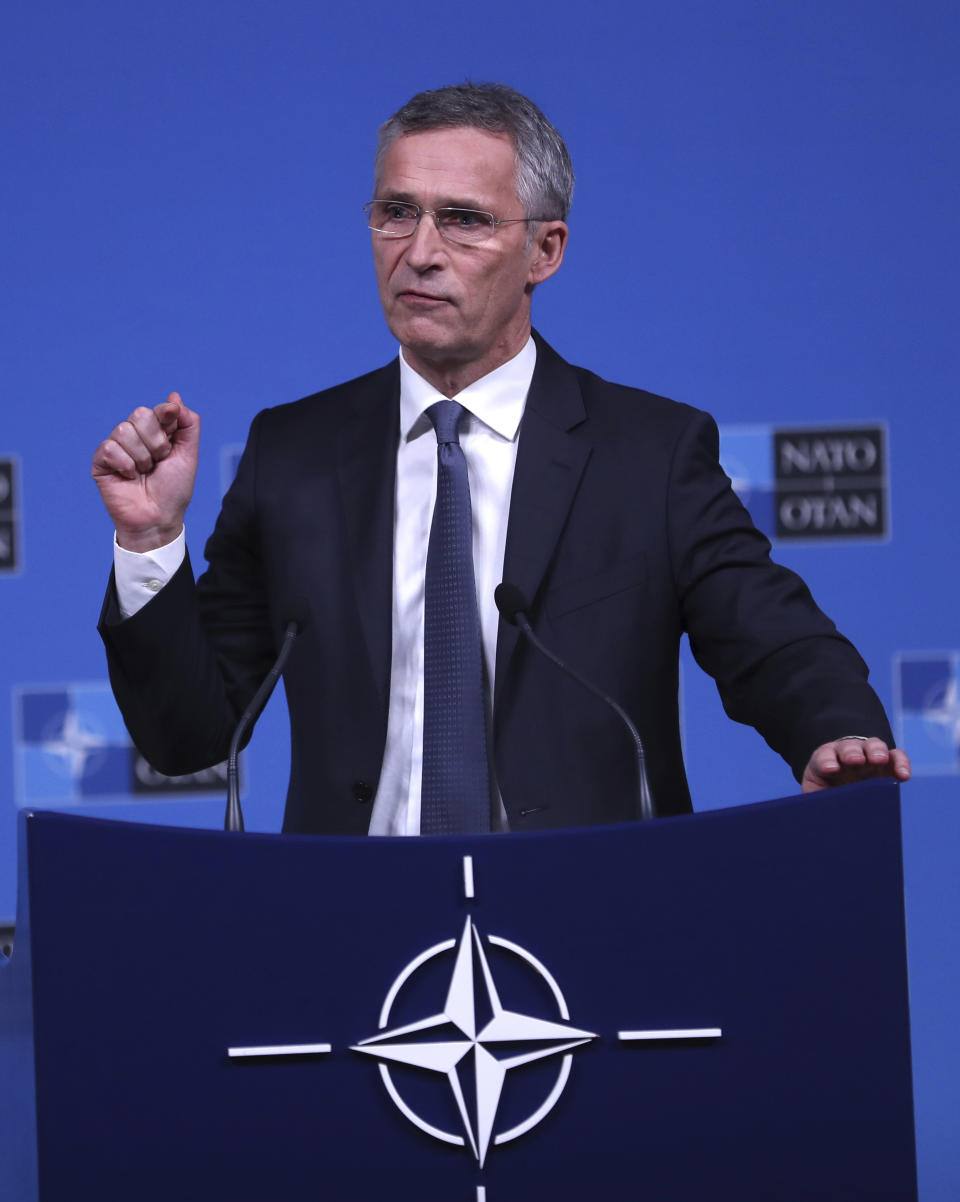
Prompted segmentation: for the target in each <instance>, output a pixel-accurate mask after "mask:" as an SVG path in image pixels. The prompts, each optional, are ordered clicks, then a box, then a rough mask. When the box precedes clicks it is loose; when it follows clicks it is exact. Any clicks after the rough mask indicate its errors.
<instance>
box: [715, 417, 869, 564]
mask: <svg viewBox="0 0 960 1202" xmlns="http://www.w3.org/2000/svg"><path fill="white" fill-rule="evenodd" d="M886 442H887V439H886V428H885V427H884V426H883V425H869V426H852V425H847V426H816V427H814V426H809V427H802V426H723V427H721V429H720V462H721V463H722V464H723V468H724V470H725V471H726V473H727V475H728V476H729V477H730V479H731V480H732V481H733V487H734V489H735V490H736V492H737V494H738V496H739V497H740V499H741V501H743V503H744V504H745V505H746V507H747V509H748V510H749V511H750V516H751V517H752V518H753V521H754V524H755V525H756V526H757V528H758V529H760V530H762V531H763V533H764V534H766V535H767V537H768V538H770V539H772V540H775V541H778V542H787V541H795V542H799V541H804V542H812V541H818V542H822V541H842V540H849V539H885V538H887V536H888V534H889V528H890V527H889V495H888V494H889V487H888V481H887V451H886Z"/></svg>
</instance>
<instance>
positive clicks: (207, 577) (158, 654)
mask: <svg viewBox="0 0 960 1202" xmlns="http://www.w3.org/2000/svg"><path fill="white" fill-rule="evenodd" d="M259 421H260V419H259V418H258V419H255V421H254V424H253V427H252V428H251V432H250V438H249V440H248V443H247V447H246V450H245V451H244V454H243V458H242V459H241V462H240V466H239V468H238V471H237V478H236V480H235V481H234V483H233V485H232V486H231V488H230V490H229V492H228V494H227V496H226V497H225V498H224V503H223V508H222V510H221V513H220V517H219V518H218V520H217V525H216V529H215V530H214V533H213V534H212V535H211V537H210V540H209V541H208V543H207V548H206V555H207V559H208V560H209V562H210V567H209V569H208V571H207V572H206V573H205V574H204V576H203V577H201V579H200V581H199V582H198V583H196V584H195V583H194V577H193V570H192V568H191V565H190V559H189V556H187V557H186V559H185V560H184V562H183V564H182V565H181V567H180V569H179V570H178V571H177V572H176V574H175V575H174V576H173V577H172V579H171V580H170V581H169V582H168V583H167V585H166V586H165V587H164V588H163V589H162V590H161V591H160V592H159V593H158V594H157V596H156V597H154V598H153V600H151V601H150V602H149V603H148V604H147V605H145V606H144V607H143V608H142V609H141V610H139V611H138V612H137V613H136V614H134V615H133V616H132V617H130V618H128V619H126V620H123V619H122V617H121V614H120V610H119V605H118V603H117V598H116V591H115V587H114V582H113V578H112V576H111V580H110V584H109V586H108V589H107V596H106V599H105V601H104V605H103V610H102V612H101V616H100V623H99V631H100V634H101V637H102V638H103V641H104V645H105V647H106V651H107V663H108V667H109V672H110V681H111V684H112V686H113V690H114V695H115V696H116V698H117V703H118V705H119V706H120V710H121V712H122V713H123V717H124V721H125V722H126V724H127V728H128V730H129V731H130V735H131V737H132V738H133V741H134V742H135V743H136V745H137V747H138V748H139V749H140V751H141V752H142V753H143V755H144V756H145V757H146V758H147V759H148V760H149V762H150V763H151V764H152V765H153V766H154V767H155V768H157V769H158V770H159V771H161V772H164V773H167V774H169V775H180V774H183V773H186V772H195V771H198V770H200V769H201V768H206V767H209V766H210V765H211V764H216V763H218V762H220V761H221V760H223V759H224V758H225V756H226V754H227V751H228V749H229V746H230V740H231V738H232V735H233V731H234V728H235V726H236V723H237V721H238V720H239V717H240V715H241V714H242V713H243V710H244V709H245V708H246V706H247V704H248V703H249V701H250V699H251V698H252V697H253V694H254V693H255V692H256V690H257V688H258V687H259V684H260V682H261V681H262V680H263V678H264V677H265V676H266V674H267V672H268V671H269V667H270V664H271V662H272V660H273V658H274V655H275V653H276V650H275V649H276V642H275V632H274V630H273V627H272V624H271V621H270V616H269V605H268V600H267V596H266V590H265V583H264V575H263V572H262V566H261V563H260V549H259V538H258V531H257V523H256V519H255V516H254V514H255V495H256V476H257V466H256V465H257V441H258V430H259Z"/></svg>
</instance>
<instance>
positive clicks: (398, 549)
mask: <svg viewBox="0 0 960 1202" xmlns="http://www.w3.org/2000/svg"><path fill="white" fill-rule="evenodd" d="M536 360H537V351H536V344H535V343H534V341H533V339H532V338H530V339H528V340H527V342H526V344H525V346H524V347H523V349H522V350H521V351H520V353H519V354H518V355H516V356H514V358H513V359H511V360H509V362H507V363H504V364H502V365H501V366H500V367H498V368H496V370H494V371H492V372H490V373H489V374H488V375H486V376H484V377H483V378H482V379H480V380H477V381H476V383H474V384H471V385H470V386H469V387H468V388H465V389H464V390H463V392H461V393H459V394H458V395H457V396H455V397H451V398H449V399H451V400H455V401H457V402H458V403H459V404H461V405H462V406H463V407H464V409H465V410H467V412H466V413H465V414H464V416H463V418H462V420H461V422H460V445H461V446H462V447H463V452H464V455H465V456H466V459H467V471H468V475H469V478H470V502H471V507H472V511H473V562H474V571H475V575H476V583H477V598H478V605H479V611H480V628H481V636H482V640H483V660H484V666H485V669H486V679H487V683H488V689H487V729H488V732H489V730H490V723H491V706H492V699H493V680H494V660H495V656H496V647H497V627H498V614H497V607H496V605H495V603H494V600H493V593H494V590H495V588H496V587H497V585H498V584H499V583H500V581H501V579H502V573H503V554H504V548H505V546H506V539H507V518H508V514H509V508H510V491H511V488H512V486H513V472H514V467H515V465H516V459H517V441H518V435H519V430H520V419H521V417H522V416H523V408H524V405H525V403H526V398H527V392H528V391H529V389H530V381H531V380H532V378H533V370H534V367H535V366H536ZM441 399H443V396H442V394H441V393H439V392H437V390H436V389H435V388H434V387H433V386H432V385H431V384H429V383H428V382H427V381H426V380H425V379H423V377H422V376H420V375H418V374H417V373H416V372H415V371H414V370H413V368H412V367H410V366H409V364H408V363H407V362H406V360H405V359H404V357H403V353H402V352H401V354H400V442H399V445H398V447H397V483H396V504H395V511H394V543H393V561H394V562H393V650H392V662H391V672H390V706H389V714H388V720H387V741H386V747H385V750H384V757H383V768H382V771H381V774H380V784H379V787H378V789H377V796H376V799H375V801H374V805H373V813H372V815H371V819H370V834H371V835H416V834H419V833H420V770H421V760H422V755H423V598H424V574H425V571H426V563H427V544H428V540H429V537H430V522H431V519H432V516H433V505H434V500H435V496H436V480H437V440H436V436H435V434H434V429H433V426H432V424H431V422H430V419H429V418H428V417H427V416H426V412H425V411H426V409H427V408H428V407H429V406H430V405H432V404H433V403H434V402H435V401H438V400H441ZM185 545H186V544H185V537H184V535H183V534H182V533H181V534H180V536H179V537H178V538H177V539H176V540H174V542H172V543H170V544H168V545H167V546H166V547H161V548H159V549H157V550H155V551H149V552H146V553H144V554H137V553H135V552H131V551H125V550H123V548H122V547H119V546H117V545H116V540H114V567H115V576H116V584H117V596H118V600H119V604H120V612H121V613H122V614H123V616H124V617H125V618H126V617H130V616H131V615H132V614H134V613H136V612H137V610H138V609H140V608H141V607H142V606H143V605H145V604H146V603H147V602H148V601H149V600H150V598H151V597H153V596H154V595H155V594H156V593H157V592H158V591H159V590H160V589H161V588H162V587H163V585H164V584H165V583H166V582H167V581H168V580H169V579H170V577H171V576H172V575H173V574H174V573H175V572H176V570H177V568H178V567H179V566H180V564H181V563H182V562H183V557H184V553H185ZM488 745H489V743H488ZM490 772H491V781H492V782H493V772H494V767H493V759H492V756H491V762H490ZM493 788H494V790H496V785H495V782H494V783H493ZM494 795H495V798H497V799H499V794H498V793H496V792H495V794H494ZM498 804H499V809H500V822H499V825H500V828H501V829H504V830H505V829H506V816H505V814H504V812H503V806H502V803H499V801H498ZM494 825H495V826H496V825H497V823H496V822H495V823H494Z"/></svg>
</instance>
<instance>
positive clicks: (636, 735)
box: [493, 581, 656, 819]
mask: <svg viewBox="0 0 960 1202" xmlns="http://www.w3.org/2000/svg"><path fill="white" fill-rule="evenodd" d="M493 599H494V601H495V602H496V606H497V609H498V610H499V611H500V617H501V618H503V620H504V621H505V622H509V623H510V625H511V626H518V627H519V628H520V630H522V631H523V633H524V634H525V635H526V636H527V638H528V639H529V640H530V642H531V643H532V644H533V645H534V647H536V649H537V650H538V651H539V652H540V653H541V655H545V656H546V657H547V659H548V660H550V662H551V663H553V664H556V666H557V667H558V668H559V669H560V670H561V671H562V672H566V673H567V675H568V676H572V677H573V679H574V680H575V681H576V682H577V683H578V684H581V685H583V687H584V688H585V689H588V690H589V691H590V692H591V693H592V694H593V695H594V697H598V698H599V699H600V700H601V701H602V702H604V704H606V705H608V706H609V707H610V708H611V709H612V710H613V712H614V713H615V714H618V715H619V717H620V719H621V721H622V722H623V724H624V726H626V728H627V730H629V732H630V737H631V738H632V739H633V745H634V751H635V753H636V757H637V800H638V803H639V811H640V818H641V819H647V818H653V817H654V816H655V813H656V811H655V809H654V805H653V796H652V794H651V792H650V781H649V780H648V779H647V759H646V755H645V754H644V750H643V742H642V741H641V739H640V732H639V731H638V730H637V728H636V727H635V726H634V724H633V723H632V722H631V721H630V716H629V714H628V713H627V712H626V710H625V709H624V708H623V707H622V706H621V705H618V704H617V703H616V701H614V700H613V698H612V697H608V696H607V695H606V693H602V692H601V691H600V690H599V689H598V688H597V687H596V685H592V684H591V683H590V681H589V680H584V678H583V677H582V676H581V675H580V673H579V672H575V671H574V670H573V668H571V667H570V665H569V664H565V663H564V662H563V660H562V659H560V658H559V656H556V655H554V653H553V652H552V651H550V650H549V649H548V648H547V647H545V646H544V645H543V643H541V642H540V640H539V639H538V638H537V636H536V635H535V634H534V633H533V628H532V627H531V625H530V622H529V620H528V619H527V614H526V611H527V609H528V604H527V599H526V597H524V595H523V593H522V592H521V591H520V589H518V588H517V586H516V585H515V584H509V583H508V582H507V581H503V583H502V584H498V585H497V587H496V590H495V591H494V594H493Z"/></svg>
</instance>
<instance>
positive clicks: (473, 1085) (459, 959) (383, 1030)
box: [227, 856, 722, 1202]
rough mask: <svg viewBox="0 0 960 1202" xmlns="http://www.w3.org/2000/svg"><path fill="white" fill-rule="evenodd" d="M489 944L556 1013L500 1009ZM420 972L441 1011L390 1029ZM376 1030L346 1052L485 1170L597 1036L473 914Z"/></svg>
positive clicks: (278, 1053)
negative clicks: (514, 1107) (424, 1092)
mask: <svg viewBox="0 0 960 1202" xmlns="http://www.w3.org/2000/svg"><path fill="white" fill-rule="evenodd" d="M463 886H464V888H463V892H464V898H465V900H466V901H468V902H472V901H473V900H474V896H475V893H474V873H473V857H472V856H464V857H463ZM491 948H492V949H496V951H497V955H498V956H499V957H501V960H500V961H498V964H499V966H500V968H503V967H504V965H505V964H507V963H509V964H510V967H511V968H513V967H517V968H519V969H521V970H522V971H524V972H527V973H530V972H531V971H532V973H533V976H534V978H535V979H536V983H537V985H538V990H537V993H538V995H539V996H541V997H547V998H551V999H552V1002H551V1005H552V1007H553V1008H554V1009H555V1010H556V1013H557V1016H558V1017H553V1016H550V1017H546V1018H545V1017H543V1016H542V1015H541V1014H539V1013H538V1014H529V1013H525V1012H523V1011H520V1010H513V1009H510V1008H509V1007H508V1006H506V1005H504V1003H503V1001H502V999H501V992H504V990H503V985H502V984H501V987H500V988H498V980H499V976H498V975H497V974H495V973H494V971H493V969H492V967H491V959H492V957H491V956H490V955H489V954H488V953H489V949H491ZM451 953H453V967H452V970H451V971H450V975H449V978H447V977H446V976H445V974H442V973H441V974H440V975H439V976H438V975H437V971H438V969H440V968H442V961H441V960H440V958H441V957H449V956H450V954H451ZM503 957H506V959H505V960H504V959H503ZM421 973H423V974H424V975H425V976H426V977H427V978H429V981H430V984H429V986H428V988H427V990H426V996H430V991H431V989H433V987H434V986H435V985H436V984H437V982H438V981H439V982H440V987H439V988H438V989H437V991H436V996H437V1009H436V1010H435V1011H434V1012H433V1013H429V1012H428V1013H427V1014H426V1016H425V1017H423V1018H419V1019H414V1021H413V1022H404V1023H401V1024H399V1025H391V1022H390V1019H391V1015H392V1014H394V1013H395V1010H396V1009H399V1008H400V1006H399V1004H398V1000H399V999H400V996H401V994H402V992H403V991H404V990H405V989H406V988H407V986H408V985H409V984H411V983H413V982H415V981H417V980H418V978H419V977H420V975H421ZM444 981H446V982H447V983H446V985H445V986H444V985H443V982H444ZM414 992H416V993H417V996H418V997H423V996H424V991H423V990H422V989H421V990H419V991H418V990H416V989H415V990H414ZM408 1000H409V999H408ZM425 1009H426V1007H425ZM378 1026H379V1030H378V1031H377V1033H376V1034H375V1035H370V1036H367V1037H366V1038H364V1039H361V1040H359V1042H357V1043H353V1044H349V1045H348V1047H349V1050H350V1051H352V1052H357V1053H360V1054H362V1055H364V1056H372V1057H374V1058H376V1059H377V1060H378V1061H379V1069H380V1075H381V1078H382V1080H383V1084H384V1086H385V1087H386V1090H387V1093H388V1094H389V1095H390V1098H391V1099H392V1100H393V1102H394V1104H395V1105H396V1107H397V1109H398V1110H399V1111H400V1112H401V1114H403V1115H404V1117H405V1118H407V1119H408V1120H409V1121H410V1122H411V1123H413V1124H414V1126H416V1127H417V1128H419V1130H420V1131H422V1132H424V1134H426V1135H429V1136H431V1137H433V1138H434V1139H437V1140H442V1141H443V1142H444V1143H448V1144H456V1145H459V1146H461V1147H465V1148H468V1149H469V1152H470V1154H471V1155H472V1157H473V1158H474V1160H475V1161H476V1163H477V1165H478V1167H479V1168H481V1169H482V1168H483V1167H484V1165H485V1163H486V1160H487V1156H488V1154H489V1152H490V1149H491V1146H495V1145H498V1144H504V1143H507V1142H509V1141H510V1140H513V1139H517V1138H518V1137H519V1136H521V1135H525V1134H526V1133H527V1132H528V1131H530V1130H532V1129H533V1128H534V1127H535V1126H536V1125H537V1124H538V1123H540V1122H541V1121H542V1120H543V1119H544V1118H546V1116H547V1115H548V1114H549V1113H550V1111H551V1110H552V1109H553V1107H554V1106H555V1105H556V1103H557V1101H558V1100H559V1098H560V1096H561V1094H562V1093H563V1091H564V1088H565V1087H566V1084H567V1080H568V1078H569V1076H570V1071H571V1066H572V1063H573V1052H574V1050H575V1049H577V1048H582V1047H584V1045H586V1044H588V1043H590V1042H591V1041H592V1040H595V1039H600V1038H601V1036H600V1035H599V1034H597V1033H596V1032H594V1031H586V1030H583V1029H582V1028H581V1027H575V1026H572V1025H571V1023H570V1014H569V1010H568V1007H567V1003H566V1001H565V999H564V996H563V993H562V992H561V989H560V986H559V985H558V984H557V982H556V980H555V979H554V977H553V975H552V974H551V973H550V971H549V970H548V969H547V967H546V966H545V965H544V964H543V963H541V961H540V960H538V959H537V957H536V956H534V955H533V954H532V953H531V952H530V951H528V950H527V949H526V948H523V947H521V946H520V945H519V944H516V943H513V942H511V941H510V940H509V939H504V938H501V937H500V936H498V935H489V934H488V935H486V936H485V937H481V933H480V930H479V929H478V927H477V925H476V924H475V923H474V921H473V919H472V918H471V917H469V916H468V917H467V918H466V920H465V922H464V924H463V928H462V930H461V932H460V935H459V937H458V938H456V939H446V940H444V941H443V942H441V943H437V944H435V945H434V946H432V947H428V948H427V949H426V950H425V951H423V952H420V954H419V955H417V956H414V958H413V959H412V960H411V961H410V962H409V963H408V964H406V965H405V966H404V967H403V968H402V969H401V970H400V972H399V973H398V974H397V976H396V978H395V979H394V981H393V983H392V985H390V987H389V988H388V989H387V993H386V997H385V999H384V1001H383V1005H382V1006H381V1009H380V1017H379V1023H378ZM721 1035H722V1032H721V1030H720V1028H719V1027H698V1028H692V1029H671V1030H663V1029H657V1030H627V1031H617V1032H616V1033H615V1035H613V1036H612V1037H613V1038H614V1039H615V1040H617V1041H619V1042H637V1041H645V1040H646V1041H655V1042H657V1043H663V1042H665V1041H671V1040H678V1041H681V1042H682V1041H690V1040H696V1041H698V1042H704V1041H712V1040H716V1039H719V1038H720V1037H721ZM333 1051H334V1047H333V1044H331V1043H296V1044H261V1045H255V1046H243V1047H229V1048H227V1055H228V1057H230V1058H237V1059H247V1060H254V1061H256V1060H263V1059H274V1058H276V1057H283V1056H296V1057H299V1058H302V1057H305V1056H306V1057H313V1056H326V1055H329V1054H330V1053H331V1052H333ZM554 1059H555V1060H556V1061H557V1062H558V1064H557V1071H556V1074H555V1075H554V1076H552V1085H551V1086H550V1087H549V1088H546V1089H545V1090H544V1094H545V1096H543V1097H542V1099H541V1100H539V1102H537V1103H536V1104H534V1105H533V1106H532V1107H531V1109H530V1111H529V1112H528V1113H527V1114H526V1115H525V1116H524V1117H522V1118H519V1121H517V1118H518V1116H517V1115H514V1118H513V1120H512V1123H513V1125H512V1126H507V1129H506V1130H498V1129H497V1120H498V1117H500V1116H501V1115H502V1112H503V1110H505V1109H506V1107H502V1106H501V1102H502V1100H503V1097H504V1093H505V1092H506V1090H509V1088H510V1081H511V1080H512V1079H513V1078H512V1074H514V1072H516V1073H517V1074H518V1075H519V1074H520V1073H522V1071H523V1069H524V1068H525V1067H527V1066H529V1065H533V1064H536V1063H544V1062H549V1061H550V1060H554ZM397 1066H400V1067H402V1068H405V1069H414V1070H419V1071H420V1073H422V1074H423V1075H425V1076H427V1077H430V1076H431V1075H433V1077H434V1080H436V1081H437V1083H438V1084H439V1085H441V1086H442V1087H443V1088H444V1089H448V1090H449V1091H450V1094H452V1098H453V1102H454V1109H453V1110H451V1114H453V1113H454V1110H455V1111H456V1112H457V1113H459V1117H460V1124H461V1127H462V1133H461V1132H460V1131H448V1130H445V1129H443V1128H441V1127H439V1126H437V1125H436V1123H433V1122H430V1121H428V1119H426V1118H424V1117H423V1115H422V1114H421V1113H420V1112H419V1111H418V1110H417V1109H416V1108H415V1107H414V1105H412V1104H411V1102H410V1101H409V1099H408V1098H405V1097H404V1096H403V1094H402V1093H401V1091H400V1089H399V1088H398V1087H397V1085H396V1082H395V1081H394V1079H393V1076H392V1074H391V1067H394V1068H396V1067H397ZM549 1075H550V1074H548V1076H549ZM538 1081H539V1078H538ZM539 1084H540V1085H542V1084H543V1082H542V1081H540V1082H539ZM501 1121H502V1120H501ZM476 1199H477V1202H488V1198H487V1190H486V1187H485V1186H482V1185H480V1186H477V1187H476Z"/></svg>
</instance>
